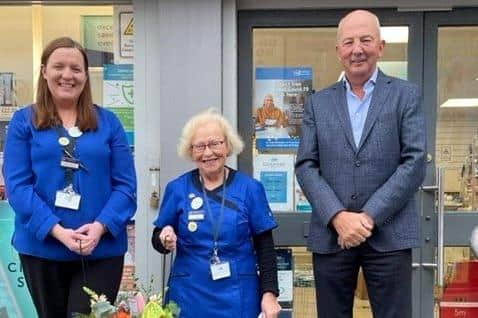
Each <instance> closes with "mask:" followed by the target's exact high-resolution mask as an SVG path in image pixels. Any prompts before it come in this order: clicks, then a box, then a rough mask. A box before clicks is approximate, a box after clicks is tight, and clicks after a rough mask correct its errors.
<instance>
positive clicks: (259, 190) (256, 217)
mask: <svg viewBox="0 0 478 318" xmlns="http://www.w3.org/2000/svg"><path fill="white" fill-rule="evenodd" d="M246 198H247V199H246V205H247V208H248V210H249V222H250V224H251V230H252V234H253V235H257V234H260V233H263V232H265V231H268V230H271V229H274V228H276V227H277V223H276V221H275V220H274V217H273V216H272V211H271V208H270V207H269V202H267V197H266V191H265V190H264V186H263V185H262V183H260V182H259V181H257V180H254V179H253V180H252V182H250V184H249V186H248V187H247V196H246Z"/></svg>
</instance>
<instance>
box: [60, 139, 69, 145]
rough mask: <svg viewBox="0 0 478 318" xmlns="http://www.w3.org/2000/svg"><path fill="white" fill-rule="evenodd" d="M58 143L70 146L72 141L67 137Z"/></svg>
mask: <svg viewBox="0 0 478 318" xmlns="http://www.w3.org/2000/svg"><path fill="white" fill-rule="evenodd" d="M58 143H59V144H60V145H62V146H68V145H69V144H70V140H69V139H68V138H66V137H60V138H59V139H58Z"/></svg>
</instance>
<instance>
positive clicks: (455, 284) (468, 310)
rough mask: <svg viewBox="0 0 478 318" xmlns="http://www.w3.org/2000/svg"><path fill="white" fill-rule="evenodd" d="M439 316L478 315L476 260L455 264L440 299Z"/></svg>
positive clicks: (463, 317)
mask: <svg viewBox="0 0 478 318" xmlns="http://www.w3.org/2000/svg"><path fill="white" fill-rule="evenodd" d="M440 317H441V318H474V317H478V261H467V262H460V263H456V264H455V268H454V273H453V276H452V278H451V280H450V281H449V282H448V284H447V286H446V287H445V289H444V290H443V297H442V300H441V301H440Z"/></svg>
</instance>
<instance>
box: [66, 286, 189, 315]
mask: <svg viewBox="0 0 478 318" xmlns="http://www.w3.org/2000/svg"><path fill="white" fill-rule="evenodd" d="M83 290H84V291H85V292H86V293H87V294H88V295H89V296H90V302H91V313H90V314H89V315H85V314H79V313H77V314H75V315H73V317H74V318H135V317H140V318H176V317H179V312H180V309H179V307H178V306H177V305H176V304H175V303H174V302H169V303H168V304H166V305H164V306H163V297H162V295H161V294H159V295H157V294H152V295H150V296H149V297H147V299H148V301H147V302H145V300H144V297H143V295H142V294H141V292H138V293H137V294H136V295H135V297H134V298H135V299H134V303H135V306H136V308H135V309H136V310H135V312H132V310H131V308H130V305H129V304H128V302H126V301H124V300H123V301H121V302H120V303H119V304H118V306H114V305H112V304H111V303H110V302H109V301H108V299H107V298H106V296H105V295H98V294H97V293H96V292H94V291H93V290H91V289H89V288H88V287H83Z"/></svg>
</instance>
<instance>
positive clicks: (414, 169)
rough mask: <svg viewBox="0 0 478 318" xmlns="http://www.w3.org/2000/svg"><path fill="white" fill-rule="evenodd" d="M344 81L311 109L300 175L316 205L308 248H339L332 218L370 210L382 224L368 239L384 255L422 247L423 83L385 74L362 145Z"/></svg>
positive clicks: (312, 102) (376, 91) (379, 81)
mask: <svg viewBox="0 0 478 318" xmlns="http://www.w3.org/2000/svg"><path fill="white" fill-rule="evenodd" d="M345 93H346V92H345V86H344V83H343V82H342V81H340V82H337V83H335V84H334V85H332V86H330V87H329V88H326V89H324V90H321V91H320V92H317V93H315V94H313V95H311V96H310V97H309V99H308V101H307V103H306V106H305V110H304V118H303V123H302V137H301V140H300V146H299V150H298V153H297V162H296V166H295V169H296V174H297V179H298V181H299V184H300V186H301V187H302V189H303V190H304V193H305V195H306V197H307V199H308V200H309V202H310V203H311V205H312V209H313V213H312V219H311V224H310V231H309V238H308V243H309V249H310V250H311V251H312V252H316V253H333V252H336V251H339V250H340V247H339V246H338V245H337V232H336V231H335V229H334V227H333V226H332V224H331V219H332V218H333V217H334V216H335V214H336V213H337V212H339V211H341V210H351V211H357V212H360V211H365V212H367V213H368V214H369V215H370V216H371V217H372V218H373V220H374V222H375V229H374V231H373V233H372V237H370V238H369V239H368V240H367V241H368V243H369V244H370V246H372V247H373V248H374V249H376V250H378V251H392V250H399V249H406V248H411V247H416V246H418V243H419V241H418V237H419V236H418V228H419V219H418V215H419V213H418V210H417V207H416V202H415V200H414V194H415V192H416V191H417V189H418V187H419V186H420V184H421V183H422V181H423V179H424V177H425V158H426V132H425V120H424V116H423V111H422V101H421V95H420V93H419V89H418V87H417V86H416V85H414V84H411V83H409V82H407V81H403V80H400V79H397V78H393V77H389V76H387V75H385V74H383V73H382V72H381V71H379V73H378V76H377V82H376V86H375V88H374V91H373V95H372V101H371V103H370V108H369V111H368V114H367V118H366V121H365V126H364V129H363V132H362V137H361V139H360V143H359V146H358V147H357V146H356V145H355V142H354V138H353V134H352V128H351V123H350V118H349V114H348V109H347V100H346V96H345Z"/></svg>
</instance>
